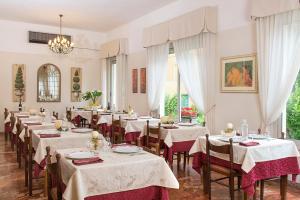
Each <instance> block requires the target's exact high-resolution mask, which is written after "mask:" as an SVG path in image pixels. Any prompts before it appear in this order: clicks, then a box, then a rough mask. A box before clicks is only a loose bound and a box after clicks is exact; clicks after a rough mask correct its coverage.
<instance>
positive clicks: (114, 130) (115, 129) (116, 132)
mask: <svg viewBox="0 0 300 200" xmlns="http://www.w3.org/2000/svg"><path fill="white" fill-rule="evenodd" d="M110 136H111V140H112V143H113V144H117V143H122V142H123V135H122V124H121V116H119V119H117V120H115V119H114V115H112V123H111V129H110Z"/></svg>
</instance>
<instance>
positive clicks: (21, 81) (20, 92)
mask: <svg viewBox="0 0 300 200" xmlns="http://www.w3.org/2000/svg"><path fill="white" fill-rule="evenodd" d="M12 89H13V90H12V99H13V102H20V101H22V102H25V97H26V95H25V94H26V73H25V65H24V64H14V65H13V66H12Z"/></svg>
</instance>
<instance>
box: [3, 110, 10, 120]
mask: <svg viewBox="0 0 300 200" xmlns="http://www.w3.org/2000/svg"><path fill="white" fill-rule="evenodd" d="M8 114H9V112H8V109H7V108H4V119H6V118H7V116H8Z"/></svg>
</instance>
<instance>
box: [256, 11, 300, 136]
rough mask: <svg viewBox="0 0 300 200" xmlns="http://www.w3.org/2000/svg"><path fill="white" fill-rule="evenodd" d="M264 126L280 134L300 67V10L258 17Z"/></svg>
mask: <svg viewBox="0 0 300 200" xmlns="http://www.w3.org/2000/svg"><path fill="white" fill-rule="evenodd" d="M256 27H257V60H258V72H259V73H258V81H259V83H258V84H259V99H260V107H261V114H262V120H263V121H262V128H263V130H265V131H268V132H270V133H272V135H273V136H278V135H279V133H278V132H280V130H278V128H276V129H274V128H272V127H277V125H276V124H274V123H277V121H278V119H279V118H280V115H281V113H282V111H283V108H284V106H285V104H286V103H287V100H288V97H289V95H290V93H291V91H292V88H293V85H294V82H295V80H296V77H297V74H298V72H299V68H300V10H294V11H289V12H286V13H282V14H277V15H272V16H268V17H262V18H257V19H256Z"/></svg>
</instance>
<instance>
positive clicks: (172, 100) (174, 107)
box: [165, 94, 204, 124]
mask: <svg viewBox="0 0 300 200" xmlns="http://www.w3.org/2000/svg"><path fill="white" fill-rule="evenodd" d="M188 97H189V96H188V95H187V94H182V95H181V103H182V105H181V107H188V105H186V102H188ZM183 102H184V103H183ZM191 108H192V111H195V112H196V113H197V117H196V122H197V123H199V124H202V123H203V122H204V114H203V113H201V112H198V110H197V108H196V106H195V105H192V106H191ZM165 115H166V116H168V115H172V116H174V117H177V116H178V97H177V95H176V94H175V95H166V97H165Z"/></svg>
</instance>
